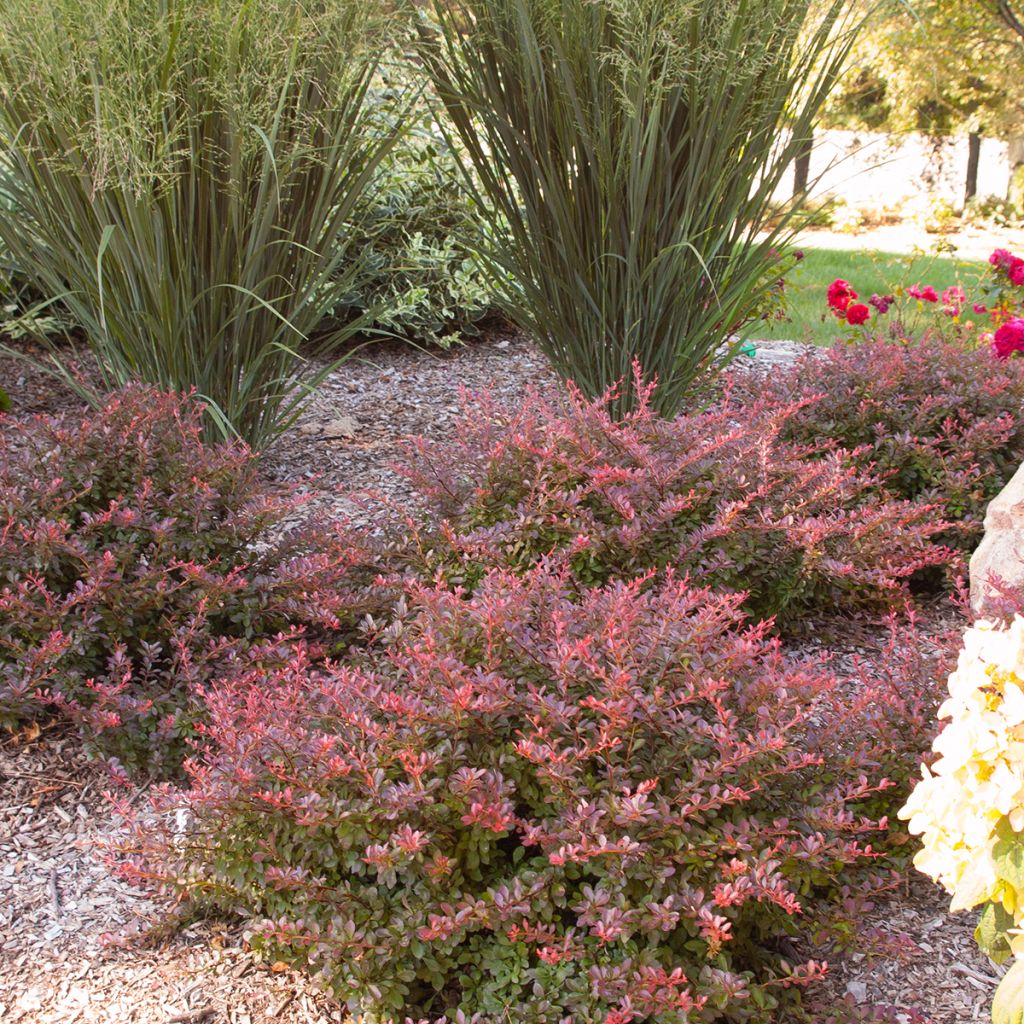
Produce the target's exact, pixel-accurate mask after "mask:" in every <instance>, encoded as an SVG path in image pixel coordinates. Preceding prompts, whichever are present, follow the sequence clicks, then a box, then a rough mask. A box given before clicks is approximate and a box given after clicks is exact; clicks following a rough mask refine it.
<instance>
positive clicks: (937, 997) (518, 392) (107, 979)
mask: <svg viewBox="0 0 1024 1024" xmlns="http://www.w3.org/2000/svg"><path fill="white" fill-rule="evenodd" d="M798 351H800V346H797V345H793V344H791V343H785V342H772V343H766V344H764V345H760V346H758V360H759V365H760V366H762V367H765V368H766V369H768V370H769V371H770V368H771V367H772V366H773V365H776V364H778V363H780V362H788V361H789V360H791V359H792V358H793V357H794V355H795V354H796V353H797V352H798ZM87 362H88V361H87V360H83V364H82V370H83V373H85V374H88V365H87ZM15 370H16V371H17V373H18V376H17V378H16V379H15V378H14V376H13V374H14V372H15ZM7 380H10V381H11V382H12V386H11V387H10V388H9V390H10V392H11V397H12V399H13V400H14V402H15V409H14V412H15V414H17V415H24V414H28V413H34V412H44V411H45V412H56V411H62V410H73V409H75V408H77V407H79V406H80V405H81V399H79V398H78V397H77V396H76V395H75V394H74V392H73V391H70V390H68V389H66V388H65V389H61V388H60V387H58V386H55V385H54V383H53V380H52V378H48V377H44V376H42V375H39V374H38V372H37V371H34V370H32V369H31V368H28V367H27V366H26V365H24V364H21V363H18V362H16V361H12V360H11V359H10V357H6V358H0V381H7ZM553 380H554V375H553V374H552V372H551V370H550V367H549V366H548V365H547V363H546V361H545V360H544V358H543V357H542V356H541V355H540V353H539V352H537V351H536V350H535V349H534V348H533V347H532V346H531V345H530V344H529V343H528V342H526V341H525V340H523V339H521V338H517V337H515V336H512V335H504V336H502V335H498V336H491V337H490V338H488V339H487V340H485V341H481V342H474V343H471V344H467V345H466V346H463V347H458V348H455V349H453V350H451V351H450V352H447V353H440V354H439V353H436V352H425V351H421V350H417V349H414V348H411V347H408V346H400V345H390V344H386V345H379V346H376V347H374V348H372V349H368V350H363V351H362V352H361V353H359V354H358V355H357V356H354V357H353V358H352V359H351V360H350V361H348V362H347V363H346V364H344V365H343V366H342V367H340V368H339V369H338V370H337V371H336V372H335V373H333V374H332V375H331V376H330V377H329V378H328V380H327V381H326V382H325V384H324V386H323V387H322V388H321V389H320V390H319V392H318V393H317V395H316V396H315V397H314V399H313V400H312V402H311V404H310V405H309V407H308V408H307V410H306V411H305V412H304V414H303V416H302V417H301V419H300V420H299V421H298V422H297V423H296V424H295V426H294V427H293V428H292V429H291V430H290V431H289V432H288V433H287V434H286V435H284V436H283V437H282V438H280V439H279V441H278V442H276V443H275V444H274V445H273V446H272V447H271V448H270V449H269V450H268V451H267V452H266V453H265V456H264V461H263V470H264V472H265V473H266V474H267V477H268V478H269V479H272V480H277V481H281V482H287V483H290V484H296V485H298V486H299V487H300V488H302V489H303V490H305V491H306V492H307V493H308V494H309V497H310V506H311V509H312V510H314V511H318V512H321V513H324V514H330V515H344V516H348V517H351V518H353V519H354V520H356V521H359V522H362V523H364V524H367V525H370V526H371V527H372V523H373V520H374V502H375V501H376V500H379V497H378V498H374V497H373V496H372V495H373V493H374V492H376V493H377V495H378V496H386V497H391V498H406V497H408V488H407V485H406V484H405V482H404V480H403V479H402V478H401V477H400V476H399V475H398V474H397V473H395V472H394V470H393V469H392V468H391V467H390V464H391V462H392V461H393V460H394V459H395V458H396V457H397V456H398V455H399V454H400V451H401V439H402V437H404V436H407V435H409V434H426V435H429V436H432V437H440V438H443V437H444V436H446V434H448V433H449V432H450V431H451V429H452V421H453V417H454V416H455V414H456V412H457V411H458V408H459V397H460V390H461V389H468V390H470V391H472V390H479V389H481V388H485V387H486V388H490V389H491V390H492V391H493V392H494V393H495V394H496V395H497V397H499V398H500V399H501V400H503V401H507V402H509V403H516V402H517V401H519V400H520V399H521V397H522V396H523V394H524V392H525V390H526V389H527V388H529V387H532V386H543V385H544V384H546V383H550V382H551V381H553ZM939 614H940V616H941V615H943V614H948V613H946V612H941V613H939ZM828 647H829V649H830V650H831V651H832V653H833V654H834V655H835V657H836V658H837V659H838V663H839V664H840V665H842V664H843V663H844V659H847V661H846V663H847V664H849V666H850V671H851V672H852V671H853V667H852V665H853V663H852V660H849V659H852V657H853V655H854V654H856V653H858V652H860V653H863V654H866V655H867V656H869V657H870V656H871V654H872V652H874V654H875V655H876V656H877V655H878V654H879V652H880V649H881V638H880V637H879V635H878V633H877V632H875V633H872V632H871V631H870V630H868V631H864V630H863V629H862V630H861V632H860V634H859V635H858V637H857V638H856V639H855V640H852V641H850V642H849V643H847V644H846V645H845V646H844V644H843V643H842V642H836V641H834V640H833V639H832V638H830V639H829V641H828ZM0 737H2V739H0V1021H3V1022H5V1024H6V1022H10V1024H58V1022H59V1024H135V1022H138V1024H143V1022H145V1024H150V1022H162V1024H203V1022H207V1024H266V1022H278V1024H321V1022H341V1021H343V1020H346V1019H347V1016H346V1013H345V1011H344V1009H343V1008H342V1007H341V1006H339V1005H338V1004H337V1003H335V1002H333V1001H332V1000H331V999H329V998H327V997H326V996H324V995H322V994H320V993H318V992H317V991H316V990H315V989H314V988H313V987H312V985H311V984H310V983H309V982H308V981H307V980H306V979H304V978H303V977H302V976H301V975H298V974H294V973H292V972H289V971H287V970H285V969H283V967H284V965H283V964H277V965H275V964H269V965H268V964H263V965H260V964H256V963H254V962H253V961H252V960H251V959H250V958H249V957H248V955H247V954H246V952H245V939H244V933H243V929H242V927H241V926H240V925H237V924H234V923H231V922H221V921H193V922H190V923H177V924H176V923H175V917H174V909H175V908H174V907H172V906H170V905H169V904H168V903H167V902H166V901H161V900H159V899H156V898H154V897H152V896H151V895H148V894H147V893H145V892H142V891H139V890H138V889H135V888H133V887H132V886H130V885H128V884H126V883H125V882H123V881H121V880H120V879H118V878H117V877H116V875H115V874H114V873H113V871H112V870H111V867H110V866H109V865H108V864H106V863H105V862H104V859H103V856H102V854H101V853H100V852H99V847H100V845H101V844H102V841H103V840H104V838H105V837H109V836H110V835H111V834H114V833H116V832H117V830H118V828H119V824H120V822H119V819H118V817H117V815H116V813H115V812H114V810H113V807H112V805H111V803H110V802H109V801H108V799H106V797H105V796H104V791H105V790H106V788H107V786H108V781H107V779H106V776H105V775H104V773H103V772H102V771H101V769H100V768H99V767H98V766H96V765H93V764H90V763H89V762H88V761H87V759H86V758H85V756H84V754H83V753H82V750H81V746H80V744H79V743H78V741H77V739H76V738H75V737H74V735H73V734H71V733H69V732H67V731H65V730H61V729H60V728H47V729H44V730H42V731H40V730H39V729H38V727H32V728H30V729H25V730H22V731H21V732H19V733H16V734H8V735H6V736H5V737H3V734H0ZM135 799H137V800H139V801H141V800H144V799H145V793H144V792H143V791H141V790H140V791H139V792H137V793H136V794H135ZM947 903H948V898H947V897H946V896H945V894H944V893H942V892H941V891H940V890H938V889H937V888H936V887H934V886H932V885H931V884H930V883H929V882H928V881H927V880H926V879H924V878H922V877H921V876H918V875H916V874H912V875H911V876H910V877H909V878H908V879H907V882H906V886H905V888H904V889H902V890H901V891H900V892H898V893H896V894H895V895H892V896H890V897H888V898H886V900H885V901H884V902H883V903H880V904H879V905H878V906H877V907H876V908H875V910H874V911H873V912H872V914H871V919H870V920H869V921H866V922H864V924H865V926H866V927H868V928H874V929H875V930H876V932H877V935H878V941H875V942H873V943H872V944H871V946H870V947H868V946H864V949H863V951H862V952H852V953H851V952H847V953H845V954H837V955H836V956H835V957H834V958H833V963H832V969H831V972H830V980H829V982H828V987H827V989H826V990H825V991H826V995H827V997H828V999H829V1001H831V1002H832V1004H833V1005H834V1004H835V1003H837V1002H838V1001H840V1000H846V1001H848V1002H850V1003H852V1004H855V1005H857V1006H860V1007H861V1008H862V1009H863V1010H864V1011H865V1013H867V1012H868V1009H869V1007H871V1006H888V1007H893V1008H895V1011H896V1012H897V1017H896V1019H898V1020H901V1021H904V1022H906V1024H921V1022H932V1024H960V1022H964V1021H972V1020H983V1019H985V1018H986V1013H987V1006H988V1005H989V1002H990V1000H991V996H992V991H993V989H994V987H995V985H996V983H997V981H998V977H999V975H1000V973H1001V972H1000V970H999V969H998V968H996V967H995V966H994V965H992V964H991V963H990V962H989V961H988V960H987V958H985V957H984V956H983V955H982V954H981V953H980V952H979V951H978V950H977V948H976V946H975V945H974V942H973V938H972V932H973V921H972V919H971V915H958V916H956V917H952V916H950V915H949V914H948V913H947V911H946V907H947ZM140 936H145V937H146V938H145V941H143V939H140ZM826 1019H831V1017H830V1016H828V1015H823V1016H822V1020H823V1021H824V1020H826ZM865 1019H870V1018H868V1017H865Z"/></svg>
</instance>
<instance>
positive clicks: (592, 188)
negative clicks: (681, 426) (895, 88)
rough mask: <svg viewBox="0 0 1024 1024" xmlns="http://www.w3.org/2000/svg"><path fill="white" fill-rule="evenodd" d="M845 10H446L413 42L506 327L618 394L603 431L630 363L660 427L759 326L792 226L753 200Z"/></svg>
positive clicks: (508, 2) (828, 56)
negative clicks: (467, 191)
mask: <svg viewBox="0 0 1024 1024" xmlns="http://www.w3.org/2000/svg"><path fill="white" fill-rule="evenodd" d="M849 9H850V5H846V4H843V3H840V2H838V0H829V2H827V3H825V4H824V5H811V4H809V3H808V0H769V2H759V3H754V2H751V0H607V2H601V3H594V2H591V0H456V2H454V3H450V2H447V0H445V2H438V3H437V4H435V8H434V10H435V18H436V22H435V23H429V22H426V21H424V22H423V23H422V25H421V32H420V47H419V52H420V55H421V57H422V59H423V62H424V65H425V67H426V69H427V72H428V73H429V75H430V77H431V79H432V81H433V84H434V86H435V88H436V90H437V93H438V95H439V97H440V99H441V101H442V102H443V103H444V105H445V107H446V109H447V112H448V115H449V116H450V118H451V121H452V123H453V125H454V129H455V131H456V132H457V133H458V136H459V139H460V140H461V143H462V145H463V146H464V147H465V150H466V153H467V155H468V160H469V161H470V162H471V163H472V167H473V171H474V172H475V179H474V180H475V181H477V182H478V185H477V186H476V187H477V189H478V191H479V194H480V197H481V201H480V203H479V208H480V211H481V215H482V217H483V218H484V221H485V223H486V228H487V230H486V231H485V236H486V237H484V238H483V239H482V240H481V245H482V247H483V249H484V255H485V257H486V258H487V260H488V262H489V265H490V267H491V271H492V276H493V279H494V282H495V287H496V289H497V291H498V294H499V297H500V300H501V302H502V304H503V306H504V309H505V311H506V312H507V313H508V315H510V316H511V317H512V319H514V320H515V321H516V322H517V323H518V324H519V326H520V327H522V328H523V329H524V330H525V331H526V332H528V333H529V335H530V336H531V337H533V338H535V339H536V340H537V342H538V343H539V344H540V346H541V347H542V348H543V350H544V351H545V353H546V354H547V355H548V356H549V358H550V359H551V361H552V363H553V365H554V366H555V368H556V369H557V370H558V372H559V373H561V374H562V375H563V376H565V377H567V378H570V379H572V380H574V381H575V382H576V383H577V384H578V385H579V386H580V387H581V388H582V390H583V391H584V392H585V393H586V394H587V395H589V396H590V397H592V398H593V397H597V396H598V395H600V394H602V393H603V392H604V391H605V390H606V389H607V388H608V387H610V386H611V385H612V384H614V383H615V382H616V381H618V380H622V379H625V380H626V381H627V385H626V387H625V388H624V389H623V391H622V392H621V394H620V395H619V396H618V397H617V398H616V400H615V402H614V406H613V408H614V411H615V412H616V414H621V413H622V412H625V411H626V410H628V409H629V408H631V407H632V405H633V403H634V402H635V400H636V394H635V392H634V391H633V389H632V386H631V385H632V381H631V378H630V375H629V374H630V366H631V364H632V362H633V360H634V359H639V361H640V363H641V364H642V366H643V367H644V370H645V372H646V373H647V374H649V375H650V376H651V377H653V376H655V375H656V376H657V377H658V379H659V380H660V381H661V382H662V387H661V388H660V390H659V392H658V395H657V397H656V399H655V401H656V404H657V408H658V410H659V411H660V412H663V413H674V412H677V411H678V410H679V409H680V408H681V407H682V406H683V405H684V404H685V403H686V402H687V398H688V396H689V392H690V391H691V388H692V386H693V385H694V382H695V381H696V380H697V379H698V378H700V377H701V376H702V375H704V374H705V373H706V372H707V371H708V370H709V369H710V368H711V367H713V366H714V365H715V364H716V363H718V362H720V361H721V360H722V358H723V357H724V356H725V355H727V354H728V353H729V352H730V351H734V350H735V346H733V345H731V344H730V339H731V336H732V335H733V334H734V333H735V332H737V331H739V330H741V329H742V328H744V327H745V326H746V325H748V324H749V323H750V322H751V321H752V320H753V319H756V318H757V317H759V316H760V315H762V314H763V312H764V306H765V302H766V299H768V297H769V296H770V294H771V292H772V289H773V288H774V287H775V286H776V284H777V280H778V278H779V273H780V271H779V268H780V266H781V265H782V264H783V263H784V261H785V259H786V256H785V245H786V243H787V241H788V240H789V239H790V237H791V235H792V231H793V227H794V224H795V217H796V211H797V209H798V207H799V204H795V205H794V206H793V207H792V208H790V209H789V210H788V212H787V213H786V214H785V215H784V216H783V217H781V218H779V217H777V216H776V211H775V207H774V205H773V203H772V201H771V197H772V195H773V193H774V192H775V190H776V188H777V187H778V185H779V184H780V182H781V181H782V179H783V175H784V174H785V173H786V171H787V169H788V168H789V166H790V164H791V163H792V160H793V159H794V157H795V156H796V155H797V154H798V153H799V152H800V151H801V150H802V149H803V148H804V146H805V144H806V140H807V139H808V138H810V133H811V125H812V122H813V120H814V117H815V114H816V112H817V111H818V109H819V107H820V106H821V104H822V102H823V101H824V99H825V97H826V96H827V94H828V92H829V90H830V88H831V86H832V84H833V83H834V81H835V79H836V77H837V75H838V73H839V71H840V68H841V66H842V64H843V61H844V59H845V57H846V54H847V52H848V50H849V47H850V46H851V44H852V41H853V39H854V37H855V33H856V28H857V21H856V14H855V9H856V5H853V9H854V13H844V11H848V10H849ZM812 12H813V13H812ZM437 26H439V27H437ZM723 345H725V350H724V352H723V351H722V346H723Z"/></svg>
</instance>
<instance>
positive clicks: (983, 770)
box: [900, 616, 1024, 953]
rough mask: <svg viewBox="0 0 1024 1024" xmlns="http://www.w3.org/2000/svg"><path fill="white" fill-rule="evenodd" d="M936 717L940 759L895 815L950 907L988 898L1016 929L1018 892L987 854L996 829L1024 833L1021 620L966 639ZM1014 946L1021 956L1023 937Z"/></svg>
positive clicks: (1021, 898)
mask: <svg viewBox="0 0 1024 1024" xmlns="http://www.w3.org/2000/svg"><path fill="white" fill-rule="evenodd" d="M939 717H940V718H948V719H949V720H950V721H949V723H948V724H947V725H946V726H944V727H943V729H942V731H941V732H940V733H939V735H938V737H937V738H936V740H935V743H934V745H933V749H934V750H935V752H936V753H937V754H939V755H940V756H939V759H938V760H937V761H936V762H935V764H934V765H933V766H932V769H931V770H930V771H929V770H928V769H927V768H922V775H923V778H922V780H921V781H920V782H919V783H918V784H917V786H916V788H915V789H914V792H913V793H912V794H911V796H910V799H909V800H908V801H907V803H906V805H905V806H904V807H903V809H902V810H901V811H900V817H901V818H907V819H909V820H910V831H911V832H913V833H915V834H918V835H920V836H921V837H922V843H923V849H922V850H921V851H920V852H919V853H918V854H917V856H916V857H915V858H914V864H915V865H916V866H917V867H918V868H919V869H920V870H921V871H923V872H924V873H925V874H927V875H930V876H931V877H932V878H934V879H935V880H936V881H937V882H939V883H940V884H941V885H942V886H944V887H945V888H946V889H947V890H948V891H949V892H950V893H952V894H953V900H952V904H951V909H953V910H961V909H967V908H969V907H974V906H977V905H978V904H980V903H986V902H988V901H992V902H995V903H999V904H1002V906H1003V908H1004V909H1005V910H1006V911H1007V913H1009V914H1010V915H1012V916H1013V918H1014V921H1016V922H1018V923H1020V921H1021V919H1022V918H1024V893H1020V894H1018V891H1017V889H1016V887H1015V886H1014V884H1013V882H1012V881H1011V880H1010V879H1007V878H1006V877H1005V874H1003V873H1001V872H1000V867H999V863H998V860H999V858H996V857H994V856H993V849H994V848H995V846H996V844H997V842H998V837H997V835H996V831H997V829H1000V830H1001V832H1002V833H1003V834H1004V836H1005V834H1006V830H1007V823H1008V825H1009V828H1010V829H1012V830H1013V833H1020V832H1022V830H1024V618H1021V617H1020V616H1017V617H1016V618H1015V620H1014V622H1013V624H1012V625H1010V626H1009V627H1006V628H999V627H996V626H992V625H990V624H988V623H985V622H979V623H977V624H976V625H975V626H974V628H973V629H969V630H968V631H967V632H966V633H965V635H964V648H963V650H962V651H961V653H960V659H959V661H958V663H957V667H956V671H955V672H953V674H952V675H951V676H950V677H949V698H948V700H946V701H945V702H944V703H943V705H942V707H941V708H940V709H939ZM1022 839H1024V837H1022ZM1014 931H1016V929H1014ZM1010 940H1011V944H1012V946H1013V947H1014V950H1013V951H1014V952H1015V953H1024V936H1020V935H1013V936H1011V937H1010ZM1018 946H1020V948H1017V947H1018Z"/></svg>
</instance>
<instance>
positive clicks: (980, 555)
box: [971, 466, 1024, 618]
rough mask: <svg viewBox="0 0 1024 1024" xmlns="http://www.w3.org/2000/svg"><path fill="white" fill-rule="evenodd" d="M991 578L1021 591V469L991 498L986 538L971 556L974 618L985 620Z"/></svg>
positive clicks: (991, 594) (1023, 584) (1023, 534)
mask: <svg viewBox="0 0 1024 1024" xmlns="http://www.w3.org/2000/svg"><path fill="white" fill-rule="evenodd" d="M991 576H998V577H999V578H1000V579H1002V580H1004V581H1005V582H1006V583H1008V584H1010V585H1011V586H1019V587H1021V588H1024V466H1021V467H1020V469H1018V470H1017V472H1016V473H1015V474H1014V476H1013V479H1012V480H1011V481H1010V482H1009V483H1008V484H1007V485H1006V486H1005V487H1004V488H1003V489H1002V490H1001V491H1000V492H999V494H997V495H996V497H995V498H993V500H992V503H991V504H990V505H989V507H988V512H987V513H986V514H985V536H984V538H983V539H982V541H981V544H980V545H979V546H978V549H977V551H975V552H974V554H973V555H972V556H971V611H972V612H973V613H974V614H975V616H976V617H977V618H984V617H985V615H986V614H987V613H988V611H989V609H990V602H991V601H992V599H993V597H994V596H995V591H994V590H993V588H992V586H991V584H990V583H989V579H990V577H991Z"/></svg>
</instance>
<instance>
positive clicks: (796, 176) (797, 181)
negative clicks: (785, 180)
mask: <svg viewBox="0 0 1024 1024" xmlns="http://www.w3.org/2000/svg"><path fill="white" fill-rule="evenodd" d="M813 149H814V138H813V136H809V137H808V138H807V140H806V141H805V142H804V144H803V146H802V147H801V149H800V152H799V153H797V155H796V160H795V161H794V162H793V197H794V198H799V197H800V196H802V195H805V194H806V192H807V183H808V181H809V180H810V177H811V152H812V150H813Z"/></svg>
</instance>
